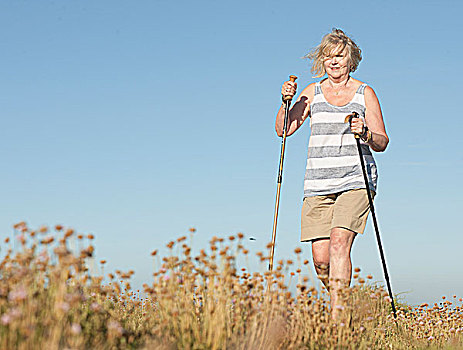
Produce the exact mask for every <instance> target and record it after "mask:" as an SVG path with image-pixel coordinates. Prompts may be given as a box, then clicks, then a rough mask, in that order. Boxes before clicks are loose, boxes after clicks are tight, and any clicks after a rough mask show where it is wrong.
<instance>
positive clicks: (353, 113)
mask: <svg viewBox="0 0 463 350" xmlns="http://www.w3.org/2000/svg"><path fill="white" fill-rule="evenodd" d="M358 116H359V114H358V113H357V112H352V113H351V114H349V115H347V116H346V118H344V123H349V125H350V124H351V122H352V118H358ZM354 137H355V138H356V139H359V138H360V135H359V134H354Z"/></svg>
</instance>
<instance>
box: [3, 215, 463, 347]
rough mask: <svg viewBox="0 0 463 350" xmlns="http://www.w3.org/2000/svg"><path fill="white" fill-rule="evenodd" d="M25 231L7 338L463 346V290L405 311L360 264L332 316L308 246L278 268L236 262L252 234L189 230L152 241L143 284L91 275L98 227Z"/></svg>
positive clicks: (14, 343)
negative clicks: (194, 238)
mask: <svg viewBox="0 0 463 350" xmlns="http://www.w3.org/2000/svg"><path fill="white" fill-rule="evenodd" d="M15 231H16V235H15V236H16V239H17V240H18V241H19V242H20V247H18V248H16V249H14V250H13V249H12V247H11V244H12V242H9V240H8V239H7V240H6V241H5V244H4V246H3V247H2V249H5V247H6V249H7V250H8V251H7V252H6V253H5V256H4V258H3V260H2V261H1V262H0V273H1V278H0V348H1V349H113V348H114V349H116V348H141V349H166V350H167V349H416V348H419V349H423V348H449V349H457V348H463V346H462V344H463V336H462V333H463V309H462V302H461V301H462V299H458V300H457V297H456V296H453V297H452V298H451V300H447V299H444V300H443V301H442V303H440V304H439V305H434V306H432V307H430V306H428V305H426V304H423V305H421V306H419V307H416V308H412V307H409V306H406V305H405V306H401V307H399V312H398V318H397V320H394V318H393V316H392V315H391V311H390V303H389V301H388V300H387V299H388V297H387V293H386V292H385V291H384V290H383V289H382V288H381V287H378V286H374V285H372V284H367V283H365V280H364V279H363V278H361V277H360V276H358V275H357V276H354V277H355V278H356V283H355V284H354V286H353V287H351V288H347V289H345V290H343V291H342V300H343V304H342V305H340V306H339V308H340V311H341V318H340V319H339V320H338V321H337V322H333V321H331V320H330V312H329V298H328V295H327V294H326V293H325V292H323V291H322V292H321V293H318V292H317V290H316V289H315V288H314V286H313V285H311V284H310V283H309V279H308V278H307V277H303V275H304V274H305V273H307V272H308V270H307V269H308V261H302V259H301V257H300V249H296V250H295V259H294V260H295V261H290V260H287V261H279V262H277V264H276V269H275V271H274V272H273V273H269V272H264V273H258V272H254V273H251V272H248V271H247V270H246V269H244V268H242V269H239V268H238V266H237V262H236V261H237V258H238V257H239V256H241V257H242V256H244V257H246V256H247V255H248V254H249V253H248V251H247V250H246V249H245V247H244V246H243V245H242V238H243V235H241V234H238V235H236V236H230V237H228V238H227V239H222V238H213V239H212V241H211V242H210V246H209V247H207V249H206V248H205V249H203V250H201V251H200V253H199V254H198V255H197V256H194V255H193V253H192V251H191V249H190V247H189V246H188V245H187V244H186V241H187V238H186V237H181V238H179V239H177V240H176V241H172V242H169V243H168V245H167V246H168V248H169V250H170V254H168V255H167V256H166V257H163V258H160V257H158V255H157V252H156V251H154V252H153V253H152V255H153V259H155V260H158V261H159V262H158V264H157V265H158V269H157V271H156V272H155V273H154V282H153V283H151V284H145V285H144V291H143V292H142V293H140V292H138V291H137V292H134V291H132V288H131V286H130V278H131V276H132V275H133V271H128V272H121V271H116V272H115V273H109V274H107V275H106V276H107V277H108V278H109V280H111V282H104V281H103V280H104V279H103V276H99V275H93V276H92V274H91V273H90V271H89V269H88V266H91V265H92V264H94V263H95V262H94V261H93V260H94V258H93V254H94V247H93V246H92V245H91V243H92V239H93V236H92V235H87V236H83V235H77V234H76V233H74V232H73V230H71V229H64V228H63V227H61V226H57V227H55V228H54V230H53V231H54V232H53V233H52V234H50V233H48V230H47V229H46V228H41V229H39V230H37V231H31V230H30V229H29V228H28V227H27V226H26V224H25V223H19V224H17V225H15ZM191 231H192V234H193V232H194V230H191ZM258 256H259V258H260V259H261V261H262V262H263V263H267V261H268V258H267V257H266V256H265V254H264V253H259V254H258ZM100 264H101V269H103V267H104V264H105V261H100ZM368 278H371V276H367V279H368ZM105 281H107V280H106V279H105ZM291 283H292V284H297V286H296V288H295V290H296V292H294V291H293V292H290V291H289V287H288V286H289V285H290V284H291ZM293 289H294V288H293ZM142 295H143V296H142Z"/></svg>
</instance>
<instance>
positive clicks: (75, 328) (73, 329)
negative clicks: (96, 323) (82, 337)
mask: <svg viewBox="0 0 463 350" xmlns="http://www.w3.org/2000/svg"><path fill="white" fill-rule="evenodd" d="M81 331H82V327H81V326H80V324H78V323H73V324H72V325H71V333H72V334H74V335H78V334H80V332H81Z"/></svg>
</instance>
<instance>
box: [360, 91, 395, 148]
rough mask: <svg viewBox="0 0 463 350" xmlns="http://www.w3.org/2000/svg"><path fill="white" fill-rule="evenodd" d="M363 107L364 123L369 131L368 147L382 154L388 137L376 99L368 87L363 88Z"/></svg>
mask: <svg viewBox="0 0 463 350" xmlns="http://www.w3.org/2000/svg"><path fill="white" fill-rule="evenodd" d="M365 107H366V111H365V122H366V124H367V126H368V129H370V131H371V139H370V140H369V141H368V145H369V146H370V147H371V149H373V150H374V151H376V152H383V151H384V150H385V149H386V147H387V145H388V143H389V137H388V136H387V133H386V128H385V126H384V120H383V114H382V112H381V106H380V105H379V101H378V97H376V94H375V92H374V91H373V89H372V88H371V87H369V86H367V87H366V88H365Z"/></svg>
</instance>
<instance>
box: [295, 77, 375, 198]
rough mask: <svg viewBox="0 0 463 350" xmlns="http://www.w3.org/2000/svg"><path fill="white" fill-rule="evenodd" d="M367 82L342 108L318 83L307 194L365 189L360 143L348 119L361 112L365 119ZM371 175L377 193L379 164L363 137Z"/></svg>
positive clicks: (308, 167)
mask: <svg viewBox="0 0 463 350" xmlns="http://www.w3.org/2000/svg"><path fill="white" fill-rule="evenodd" d="M365 87H366V84H362V85H360V86H359V88H358V89H357V91H356V93H355V96H354V98H353V99H352V100H351V101H350V102H349V103H348V104H346V105H344V106H342V107H338V106H335V105H332V104H330V103H329V102H328V101H327V100H326V99H325V96H324V95H323V92H322V89H321V86H320V83H319V82H318V83H316V84H315V94H314V99H313V101H312V103H311V105H310V111H311V118H310V129H311V134H310V139H309V153H308V157H307V167H306V173H305V178H304V197H310V196H319V195H326V194H331V193H338V192H343V191H347V190H352V189H357V188H365V181H364V179H363V174H362V169H361V165H360V159H359V154H358V150H357V144H356V141H355V138H354V135H353V133H352V132H351V131H350V126H349V123H344V118H345V117H346V116H347V115H348V114H350V113H352V112H357V113H358V114H359V116H360V118H362V119H363V120H364V121H365V95H364V91H365ZM360 144H361V147H362V153H363V158H364V160H365V166H366V170H367V174H368V181H369V187H370V189H371V190H373V191H375V192H376V181H377V177H378V176H377V172H376V163H375V160H374V158H373V154H372V153H371V150H370V147H369V146H368V145H367V144H366V143H365V142H363V141H362V140H360Z"/></svg>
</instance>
